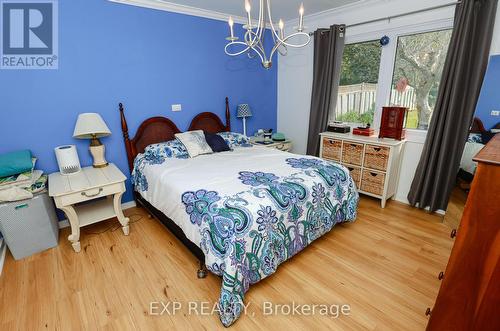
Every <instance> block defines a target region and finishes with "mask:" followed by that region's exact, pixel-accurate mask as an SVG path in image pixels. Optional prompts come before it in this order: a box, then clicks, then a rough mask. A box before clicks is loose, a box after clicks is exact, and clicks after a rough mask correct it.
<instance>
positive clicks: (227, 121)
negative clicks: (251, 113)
mask: <svg viewBox="0 0 500 331" xmlns="http://www.w3.org/2000/svg"><path fill="white" fill-rule="evenodd" d="M226 130H227V131H228V132H229V131H231V112H230V111H229V98H228V97H226Z"/></svg>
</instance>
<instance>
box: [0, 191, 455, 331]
mask: <svg viewBox="0 0 500 331" xmlns="http://www.w3.org/2000/svg"><path fill="white" fill-rule="evenodd" d="M125 214H127V215H128V216H129V217H131V221H132V222H133V223H132V224H131V231H130V236H128V237H125V236H123V234H122V232H121V230H119V224H118V222H117V221H116V219H115V220H109V221H107V222H104V223H100V224H97V225H93V226H89V227H87V228H84V229H82V236H81V244H82V251H81V253H79V254H76V253H74V252H73V250H72V248H71V245H70V244H69V243H68V241H67V240H66V238H67V236H68V234H69V229H63V230H62V231H61V235H60V243H59V246H58V247H57V248H54V249H51V250H48V251H46V252H43V253H40V254H37V255H34V256H32V257H29V258H26V259H24V260H21V261H14V260H13V258H12V256H11V255H10V254H9V256H8V257H7V259H6V263H5V266H4V270H3V274H2V276H1V277H0V330H42V329H48V330H79V329H87V330H98V329H102V330H131V329H142V330H146V329H147V330H171V329H177V330H189V329H194V330H203V329H208V330H215V329H223V327H222V324H221V323H220V322H219V320H218V316H217V314H214V315H208V316H202V315H189V314H188V302H189V301H195V302H198V303H201V302H210V305H212V304H213V303H215V302H216V301H217V299H218V295H219V290H220V279H219V278H218V277H216V276H214V275H212V274H209V275H208V277H207V278H206V279H202V280H198V279H197V278H196V269H197V263H196V262H197V261H196V260H195V258H194V257H193V256H192V255H191V254H190V253H189V251H187V249H185V248H184V247H183V246H182V245H181V244H180V243H179V242H178V241H177V240H176V239H175V237H173V236H172V235H171V234H170V233H169V232H168V230H166V229H165V228H164V227H163V226H162V225H161V224H160V223H159V222H158V221H156V220H154V219H149V218H148V217H147V215H146V214H145V212H144V211H143V210H142V209H140V208H132V209H129V210H127V211H126V212H125ZM441 222H442V219H441V218H440V217H438V216H435V215H431V214H429V213H426V212H422V211H419V210H416V209H413V208H411V207H408V206H406V205H402V204H399V203H397V202H394V201H390V202H388V204H387V208H386V209H380V207H379V202H378V200H372V199H370V198H366V197H363V198H362V199H361V203H360V208H359V216H358V219H357V221H356V222H355V223H352V224H345V225H341V226H338V227H336V228H335V229H334V230H333V231H332V232H330V233H329V234H327V235H326V236H324V237H323V238H321V239H319V240H317V241H316V242H314V243H313V244H312V245H311V246H310V247H308V248H307V249H306V250H305V251H303V252H302V253H300V254H299V255H297V256H295V257H294V258H292V260H290V261H288V262H286V263H284V264H283V265H281V267H280V268H279V269H278V271H277V273H276V274H275V275H273V276H271V277H269V278H267V279H265V280H264V281H262V282H260V283H258V284H256V285H255V286H252V287H251V288H250V291H249V292H248V293H247V296H246V299H245V302H246V303H250V305H249V308H248V315H247V316H241V318H240V319H239V320H238V321H237V322H236V323H235V324H234V325H233V326H232V327H231V329H233V330H255V329H267V330H284V329H286V330H299V329H301V330H311V329H315V330H320V329H321V330H323V329H324V330H327V329H328V330H423V329H424V328H425V326H426V324H427V317H426V316H425V315H424V313H425V310H426V308H427V307H431V306H432V305H433V303H434V300H435V298H436V296H437V292H438V289H439V285H440V281H439V280H438V279H437V275H438V273H439V272H440V271H442V270H444V268H445V266H446V263H447V260H448V256H449V254H450V251H451V247H452V244H453V242H452V240H451V239H450V237H449V232H450V228H449V227H448V226H446V225H445V224H443V223H441ZM159 301H161V302H163V303H165V304H166V303H167V302H170V301H172V302H173V301H179V302H180V303H181V304H182V309H181V311H180V312H177V313H176V314H175V315H169V314H163V315H161V316H152V315H150V314H149V310H150V302H159ZM266 301H271V302H273V303H274V304H291V303H292V301H295V302H296V303H298V304H328V305H332V304H338V305H343V304H347V305H350V315H348V316H341V317H339V318H337V319H334V318H333V317H331V316H318V315H315V316H284V315H276V316H275V315H273V316H264V315H263V311H262V307H263V304H264V302H266ZM160 308H161V306H160ZM170 308H171V307H170ZM210 309H211V306H210ZM160 310H161V309H160ZM156 311H157V310H156ZM197 311H198V312H199V313H201V312H202V311H200V309H197Z"/></svg>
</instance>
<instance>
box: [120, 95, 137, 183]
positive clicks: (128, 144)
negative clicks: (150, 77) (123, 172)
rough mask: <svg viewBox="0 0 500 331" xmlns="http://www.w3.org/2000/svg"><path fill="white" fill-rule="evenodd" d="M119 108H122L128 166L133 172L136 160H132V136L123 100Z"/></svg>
mask: <svg viewBox="0 0 500 331" xmlns="http://www.w3.org/2000/svg"><path fill="white" fill-rule="evenodd" d="M118 108H119V109H120V118H121V124H122V133H123V140H124V141H125V149H126V150H127V160H128V167H129V169H130V172H131V173H132V170H133V169H134V160H132V143H131V142H130V138H129V135H128V125H127V120H126V119H125V112H124V109H123V104H122V103H121V102H120V103H119V104H118Z"/></svg>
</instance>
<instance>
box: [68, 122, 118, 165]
mask: <svg viewBox="0 0 500 331" xmlns="http://www.w3.org/2000/svg"><path fill="white" fill-rule="evenodd" d="M110 134H111V131H110V130H109V128H108V126H107V125H106V123H105V122H104V120H103V119H102V117H101V115H99V114H97V113H84V114H80V115H78V120H77V121H76V125H75V131H74V132H73V138H78V139H91V140H90V147H89V150H90V154H92V157H93V158H94V163H93V164H92V165H93V166H94V168H102V167H106V166H107V165H108V162H107V161H106V158H105V157H104V153H105V148H104V145H103V144H102V143H101V141H100V140H99V138H101V137H106V136H109V135H110Z"/></svg>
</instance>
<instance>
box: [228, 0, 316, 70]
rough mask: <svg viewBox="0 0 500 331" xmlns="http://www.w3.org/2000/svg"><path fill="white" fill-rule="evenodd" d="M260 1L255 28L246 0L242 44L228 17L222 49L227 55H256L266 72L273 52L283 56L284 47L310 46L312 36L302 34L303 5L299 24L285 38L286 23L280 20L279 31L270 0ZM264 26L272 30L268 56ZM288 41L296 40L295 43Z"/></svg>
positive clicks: (285, 50)
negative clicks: (225, 42) (227, 30)
mask: <svg viewBox="0 0 500 331" xmlns="http://www.w3.org/2000/svg"><path fill="white" fill-rule="evenodd" d="M259 2H260V6H259V19H258V21H257V25H256V26H253V24H252V16H251V6H250V1H249V0H245V11H246V13H247V18H248V21H247V24H246V25H243V29H245V30H246V32H245V36H244V40H243V41H238V40H239V38H238V37H235V36H234V27H233V26H234V20H233V18H232V17H229V30H230V36H229V37H227V38H226V40H228V41H229V42H228V43H227V45H226V47H225V48H224V51H225V52H226V54H227V55H230V56H239V55H242V54H245V53H246V54H247V55H248V57H250V58H254V57H256V56H259V57H260V59H261V61H262V66H263V67H264V68H266V69H269V68H271V67H272V58H273V55H274V54H275V53H276V51H277V52H279V53H280V54H281V55H283V56H285V55H286V54H287V52H288V49H287V47H292V48H300V47H304V46H306V45H307V44H309V42H310V41H311V37H310V36H309V34H308V33H305V32H304V29H305V28H304V4H301V5H300V8H299V25H298V26H297V27H295V28H294V30H295V32H293V33H291V34H289V35H286V36H285V23H284V22H283V20H281V19H280V20H279V23H278V29H276V27H275V26H274V23H273V19H272V14H271V0H259ZM266 9H267V11H266ZM266 16H267V18H266ZM267 24H269V27H270V28H271V36H272V38H273V42H274V45H273V47H272V49H271V52H270V53H269V55H268V54H267V53H266V50H265V49H264V37H265V32H266V27H267ZM301 36H303V38H301ZM291 39H298V40H297V42H296V43H294V42H292V40H291ZM301 39H302V42H301ZM235 49H236V50H235Z"/></svg>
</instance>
